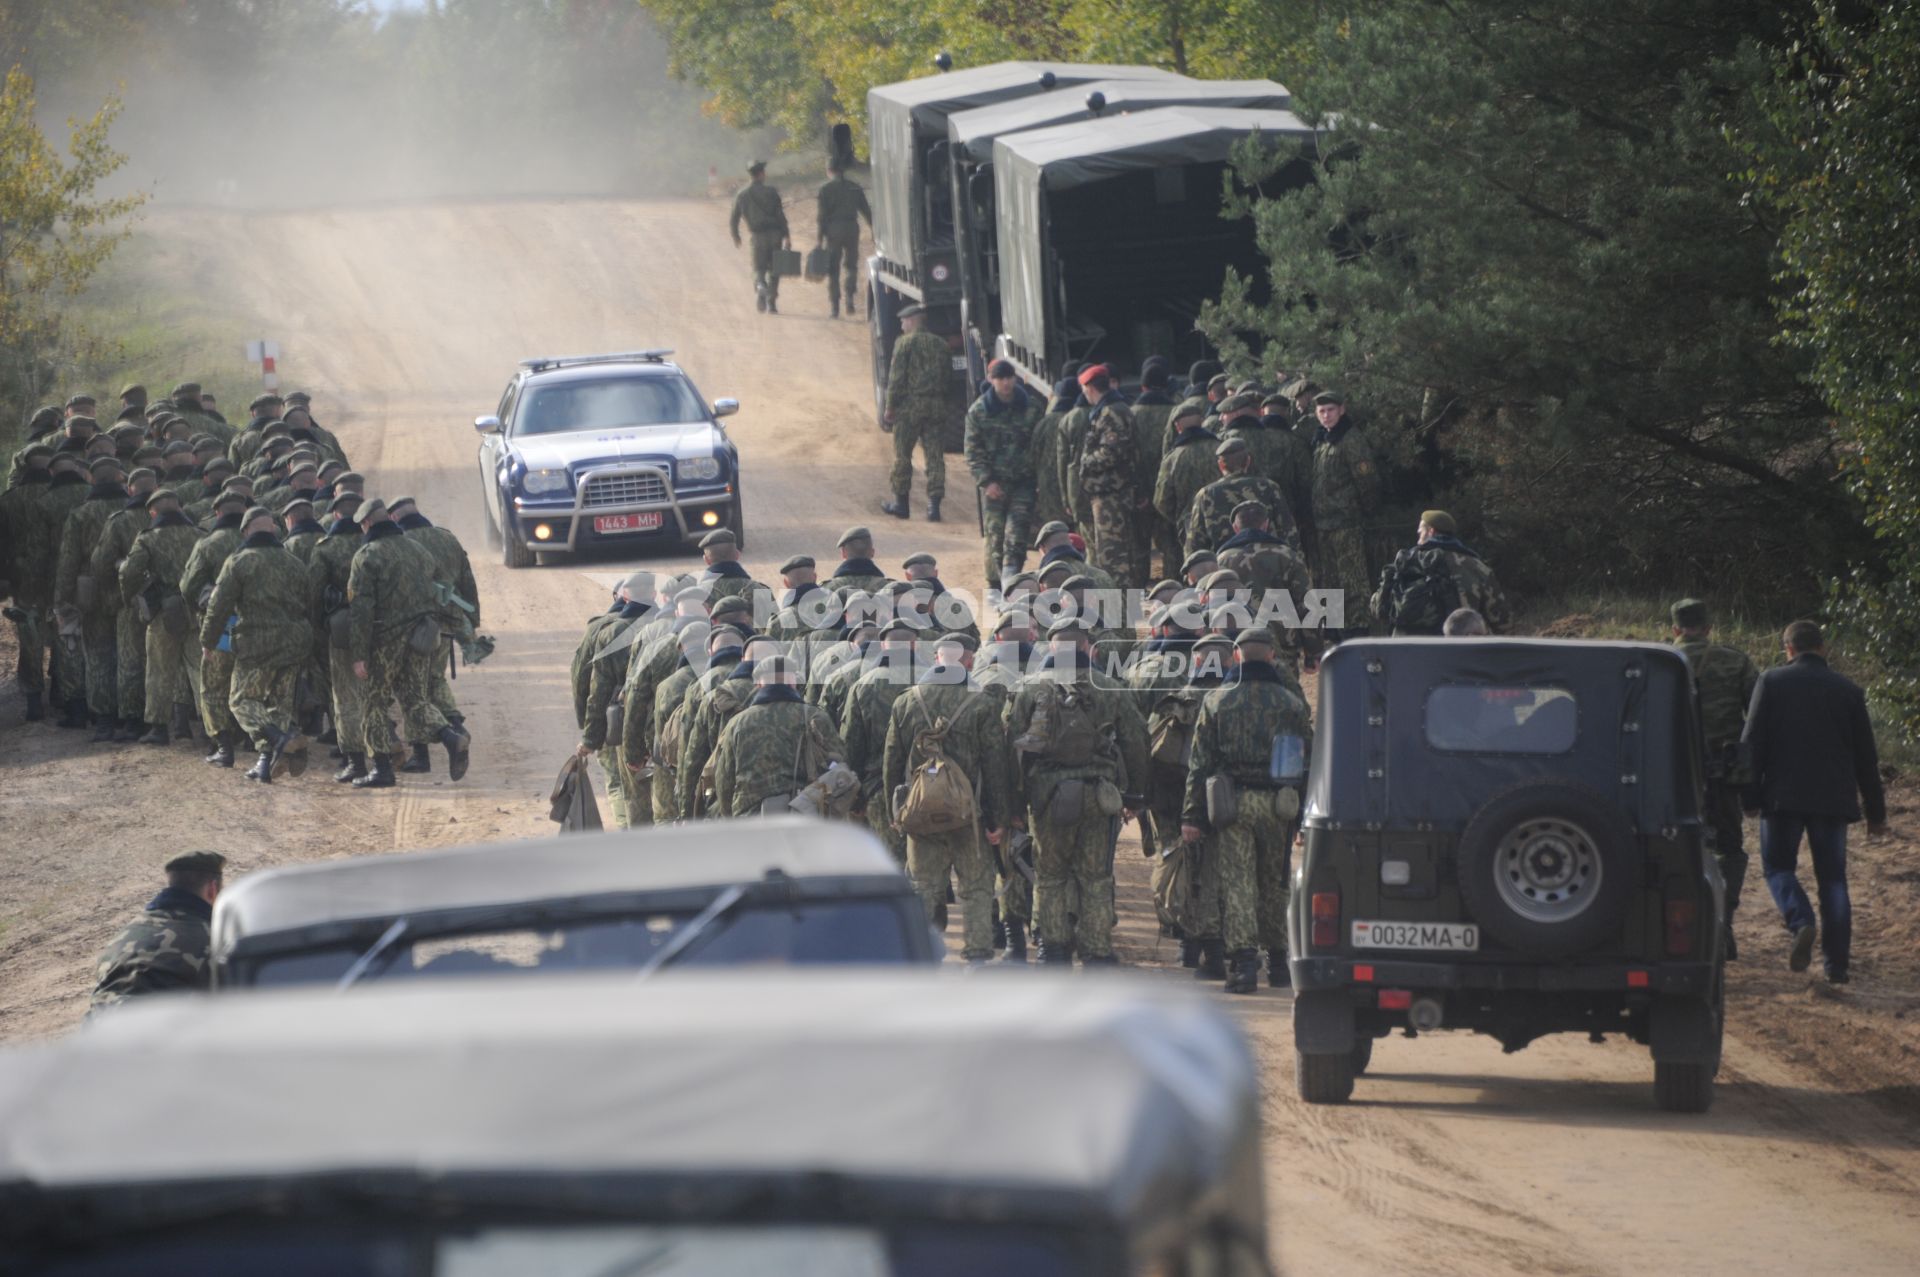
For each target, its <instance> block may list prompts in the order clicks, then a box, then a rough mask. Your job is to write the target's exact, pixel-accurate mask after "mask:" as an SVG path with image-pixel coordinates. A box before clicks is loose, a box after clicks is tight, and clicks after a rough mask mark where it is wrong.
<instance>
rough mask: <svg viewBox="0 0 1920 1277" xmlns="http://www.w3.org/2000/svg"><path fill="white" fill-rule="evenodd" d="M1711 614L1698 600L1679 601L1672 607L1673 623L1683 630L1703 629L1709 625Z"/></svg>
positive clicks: (1711, 618)
mask: <svg viewBox="0 0 1920 1277" xmlns="http://www.w3.org/2000/svg"><path fill="white" fill-rule="evenodd" d="M1712 620H1713V613H1712V612H1710V611H1709V610H1708V609H1707V605H1706V603H1705V602H1704V601H1703V600H1700V599H1681V600H1680V601H1679V602H1678V603H1675V604H1674V605H1673V623H1674V624H1675V625H1677V626H1679V627H1680V628H1681V629H1683V630H1698V629H1704V628H1705V627H1706V626H1707V625H1709V624H1711V623H1712Z"/></svg>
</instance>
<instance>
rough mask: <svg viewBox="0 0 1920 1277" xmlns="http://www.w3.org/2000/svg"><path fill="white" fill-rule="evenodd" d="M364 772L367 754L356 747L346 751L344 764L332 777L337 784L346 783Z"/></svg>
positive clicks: (364, 773)
mask: <svg viewBox="0 0 1920 1277" xmlns="http://www.w3.org/2000/svg"><path fill="white" fill-rule="evenodd" d="M366 774H367V756H366V755H365V754H363V753H361V752H360V751H359V750H357V749H356V750H351V751H349V752H348V754H347V763H346V766H344V767H342V768H341V769H340V770H339V771H337V772H335V773H334V774H333V779H334V780H335V781H336V782H338V783H339V784H342V785H346V784H350V783H352V782H353V781H356V780H359V779H360V778H361V777H362V776H364V775H366Z"/></svg>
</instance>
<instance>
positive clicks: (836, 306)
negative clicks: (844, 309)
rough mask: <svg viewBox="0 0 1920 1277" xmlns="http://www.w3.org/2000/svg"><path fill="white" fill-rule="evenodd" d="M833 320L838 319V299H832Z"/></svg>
mask: <svg viewBox="0 0 1920 1277" xmlns="http://www.w3.org/2000/svg"><path fill="white" fill-rule="evenodd" d="M833 318H835V319H838V318H840V299H839V298H838V297H835V298H834V299H833Z"/></svg>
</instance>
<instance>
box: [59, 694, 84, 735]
mask: <svg viewBox="0 0 1920 1277" xmlns="http://www.w3.org/2000/svg"><path fill="white" fill-rule="evenodd" d="M86 725H87V703H86V701H84V700H70V701H68V702H67V703H66V704H65V705H64V706H63V707H62V708H61V711H60V726H62V727H67V728H74V727H85V726H86Z"/></svg>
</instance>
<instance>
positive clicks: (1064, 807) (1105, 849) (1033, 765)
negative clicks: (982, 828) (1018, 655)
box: [1007, 619, 1149, 964]
mask: <svg viewBox="0 0 1920 1277" xmlns="http://www.w3.org/2000/svg"><path fill="white" fill-rule="evenodd" d="M1047 639H1048V644H1049V648H1050V651H1049V653H1048V655H1047V657H1046V660H1045V661H1044V662H1043V663H1042V668H1040V669H1038V670H1036V671H1035V672H1033V673H1031V674H1028V675H1027V676H1026V677H1025V678H1024V679H1022V680H1021V682H1020V689H1019V691H1018V692H1017V693H1016V694H1015V695H1014V698H1013V701H1012V703H1011V704H1010V705H1009V706H1008V708H1007V730H1008V731H1009V732H1010V733H1011V734H1012V735H1013V737H1014V746H1015V748H1016V749H1017V750H1018V751H1019V752H1020V755H1021V758H1020V762H1019V766H1018V769H1017V770H1016V771H1015V772H1014V774H1013V786H1012V804H1011V805H1012V809H1013V810H1014V811H1015V812H1021V811H1024V812H1026V813H1028V816H1027V819H1028V828H1030V829H1031V830H1032V831H1033V838H1034V843H1035V851H1034V855H1035V863H1034V877H1035V882H1034V892H1033V913H1034V918H1033V921H1034V930H1035V932H1036V933H1037V935H1038V946H1039V950H1040V960H1041V961H1042V962H1045V963H1055V964H1058V963H1070V962H1072V961H1073V953H1074V951H1075V950H1076V949H1077V950H1078V952H1079V954H1080V959H1081V961H1082V962H1086V963H1093V964H1110V963H1112V962H1113V961H1114V957H1113V926H1114V900H1113V852H1114V845H1115V843H1116V842H1117V840H1118V839H1119V835H1120V823H1121V821H1122V819H1123V818H1130V817H1131V816H1132V815H1133V813H1134V812H1135V811H1137V810H1139V809H1140V808H1141V807H1143V806H1144V805H1145V802H1146V799H1145V795H1144V791H1145V788H1146V786H1147V784H1148V780H1149V778H1148V772H1147V728H1146V723H1145V722H1144V721H1143V720H1142V719H1141V717H1140V711H1139V710H1138V709H1137V708H1136V707H1135V705H1134V703H1133V701H1132V700H1131V699H1130V698H1129V697H1128V696H1126V695H1125V693H1124V689H1122V687H1121V686H1120V684H1119V683H1117V682H1115V681H1114V680H1112V679H1110V678H1108V677H1107V676H1106V675H1104V674H1101V673H1099V672H1097V671H1096V670H1095V669H1094V668H1093V641H1092V640H1093V635H1092V630H1091V627H1090V626H1089V625H1088V624H1087V622H1085V621H1083V620H1078V619H1069V620H1064V621H1061V622H1059V623H1057V624H1056V625H1054V626H1053V628H1052V629H1050V630H1049V631H1048V632H1047Z"/></svg>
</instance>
